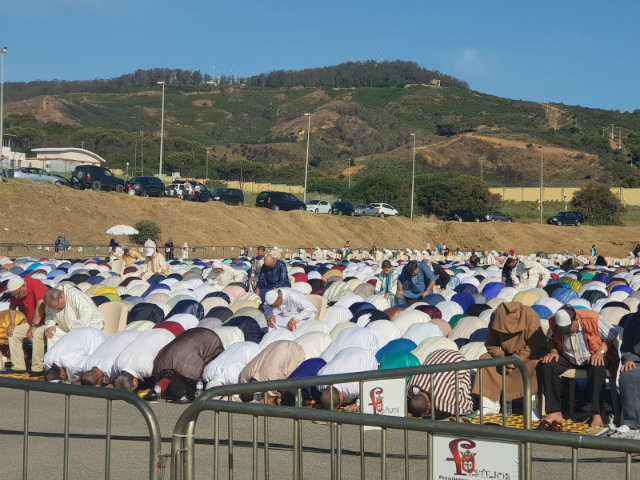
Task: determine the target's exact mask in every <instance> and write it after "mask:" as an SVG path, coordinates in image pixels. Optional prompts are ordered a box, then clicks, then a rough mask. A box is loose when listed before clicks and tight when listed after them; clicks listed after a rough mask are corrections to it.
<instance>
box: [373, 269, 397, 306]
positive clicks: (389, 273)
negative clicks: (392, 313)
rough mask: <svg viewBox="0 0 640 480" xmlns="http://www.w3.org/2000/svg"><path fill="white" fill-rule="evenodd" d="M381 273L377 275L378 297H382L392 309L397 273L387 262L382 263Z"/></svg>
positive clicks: (394, 301)
mask: <svg viewBox="0 0 640 480" xmlns="http://www.w3.org/2000/svg"><path fill="white" fill-rule="evenodd" d="M381 266H382V272H381V273H380V275H378V280H380V290H379V291H378V292H377V293H378V295H384V298H386V299H387V300H389V303H390V304H391V306H392V307H395V306H396V292H397V291H398V272H397V271H396V269H394V268H393V266H392V265H391V262H390V261H389V260H385V261H383V262H382V265H381Z"/></svg>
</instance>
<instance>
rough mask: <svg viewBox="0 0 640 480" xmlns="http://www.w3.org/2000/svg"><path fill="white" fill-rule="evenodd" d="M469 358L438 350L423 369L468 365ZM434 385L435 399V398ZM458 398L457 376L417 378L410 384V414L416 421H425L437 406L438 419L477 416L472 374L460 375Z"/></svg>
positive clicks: (466, 371) (436, 375) (425, 375)
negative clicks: (418, 419) (473, 413)
mask: <svg viewBox="0 0 640 480" xmlns="http://www.w3.org/2000/svg"><path fill="white" fill-rule="evenodd" d="M464 361H465V358H464V357H463V356H462V355H461V354H460V353H459V352H457V351H455V350H435V351H433V352H431V353H430V354H429V355H427V358H426V359H425V360H424V363H423V365H442V364H447V363H459V362H464ZM432 382H433V398H431V393H432V385H431V383H432ZM457 393H458V395H457V398H456V372H454V371H451V372H439V373H433V374H428V373H426V374H422V375H414V376H413V377H411V380H410V381H409V389H408V395H409V412H410V413H411V415H413V416H414V417H424V416H427V415H429V414H430V412H431V402H433V406H434V410H435V415H436V418H442V417H446V416H449V415H455V414H456V413H458V414H459V415H468V414H470V413H472V412H473V401H472V400H471V374H470V373H469V370H460V371H459V372H458V392H457Z"/></svg>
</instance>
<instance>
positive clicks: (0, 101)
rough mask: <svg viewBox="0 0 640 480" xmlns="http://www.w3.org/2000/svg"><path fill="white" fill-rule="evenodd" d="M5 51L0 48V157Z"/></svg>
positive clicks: (0, 150) (0, 155)
mask: <svg viewBox="0 0 640 480" xmlns="http://www.w3.org/2000/svg"><path fill="white" fill-rule="evenodd" d="M6 53H7V47H2V48H0V55H2V67H1V68H0V70H1V71H2V73H0V157H2V158H3V159H4V154H3V152H4V150H3V149H4V136H3V135H4V131H3V130H2V128H3V109H4V56H5V55H6Z"/></svg>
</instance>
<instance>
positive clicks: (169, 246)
mask: <svg viewBox="0 0 640 480" xmlns="http://www.w3.org/2000/svg"><path fill="white" fill-rule="evenodd" d="M164 253H165V254H166V255H165V257H166V259H167V260H173V238H170V239H169V240H167V241H166V243H165V244H164Z"/></svg>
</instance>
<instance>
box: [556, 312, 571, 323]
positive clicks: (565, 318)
mask: <svg viewBox="0 0 640 480" xmlns="http://www.w3.org/2000/svg"><path fill="white" fill-rule="evenodd" d="M556 325H557V326H558V327H568V326H569V325H571V317H570V316H569V314H568V313H567V311H566V310H558V311H557V312H556Z"/></svg>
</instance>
